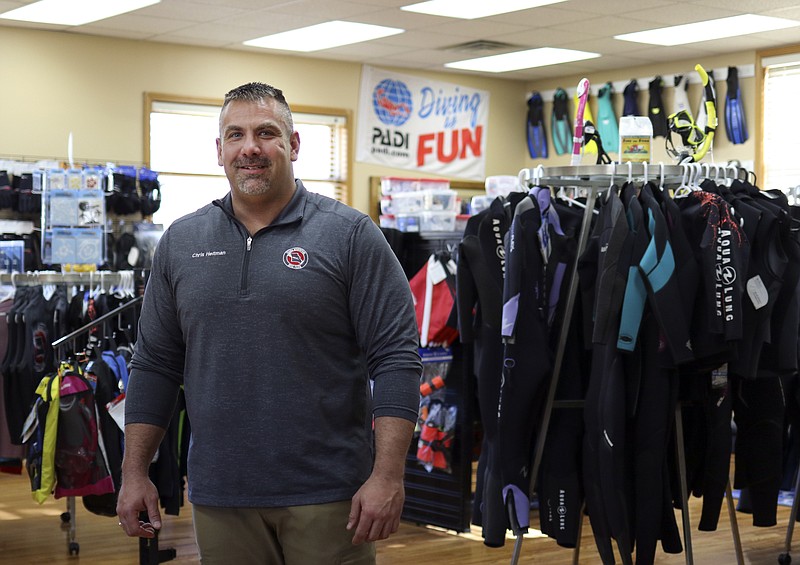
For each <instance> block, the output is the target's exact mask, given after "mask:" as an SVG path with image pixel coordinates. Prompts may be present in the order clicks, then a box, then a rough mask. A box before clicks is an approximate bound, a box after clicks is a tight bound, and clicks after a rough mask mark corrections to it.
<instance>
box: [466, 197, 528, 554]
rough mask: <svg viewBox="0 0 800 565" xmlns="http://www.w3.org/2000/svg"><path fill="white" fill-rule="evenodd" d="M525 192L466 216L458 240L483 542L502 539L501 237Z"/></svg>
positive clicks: (475, 519)
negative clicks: (478, 431)
mask: <svg viewBox="0 0 800 565" xmlns="http://www.w3.org/2000/svg"><path fill="white" fill-rule="evenodd" d="M524 197H525V194H523V193H511V194H510V195H509V196H508V197H507V198H502V197H501V198H496V199H495V200H493V201H492V203H491V204H490V206H489V208H487V209H486V210H484V211H482V212H481V213H479V214H477V215H475V216H472V217H471V218H470V219H469V220H468V221H467V226H466V228H465V230H464V237H463V239H462V241H461V243H460V245H459V260H458V268H457V274H456V305H457V311H458V324H459V335H460V339H461V342H462V343H463V344H464V345H465V346H466V347H467V348H468V349H472V352H473V357H474V367H475V376H476V381H477V396H478V406H479V409H480V412H481V421H482V425H483V432H484V435H483V444H482V448H481V455H480V459H479V462H478V468H479V472H478V477H477V484H476V487H475V502H474V504H473V511H472V523H473V524H476V525H479V526H482V528H483V537H484V543H485V544H486V545H488V546H490V547H501V546H502V545H504V544H505V533H506V523H507V519H506V515H505V508H504V506H503V499H502V493H501V490H502V485H501V483H500V478H499V474H498V470H497V469H496V467H495V466H494V465H493V464H492V462H493V461H494V460H495V459H496V455H495V451H496V449H497V447H496V445H497V401H498V395H499V393H500V379H501V376H502V365H503V342H502V338H501V336H500V326H501V319H502V309H503V276H504V272H505V263H506V262H505V256H506V251H505V244H504V241H503V239H504V237H505V235H506V233H507V232H508V229H509V227H510V226H511V219H512V217H513V213H514V208H515V206H516V203H517V202H518V201H519V200H520V199H522V198H524Z"/></svg>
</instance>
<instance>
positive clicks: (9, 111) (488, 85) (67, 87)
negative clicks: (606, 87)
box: [0, 27, 755, 211]
mask: <svg viewBox="0 0 800 565" xmlns="http://www.w3.org/2000/svg"><path fill="white" fill-rule="evenodd" d="M754 60H755V53H753V52H748V53H739V54H736V55H732V56H726V57H717V58H713V59H711V58H709V59H704V60H702V61H700V62H701V63H703V64H704V65H705V66H706V68H714V67H722V66H727V65H731V64H749V63H753V62H754ZM693 66H694V62H680V63H669V64H667V63H665V64H662V65H648V66H645V67H641V68H634V69H625V70H621V71H614V72H604V73H598V74H597V76H589V77H588V78H589V79H590V80H592V81H594V82H597V83H598V84H599V83H600V82H605V81H607V80H612V81H617V80H626V79H629V78H631V77H646V76H652V75H654V74H657V73H674V72H685V71H687V70H688V69H691V68H692V67H693ZM0 68H2V69H3V77H4V80H3V86H2V87H0V132H1V133H2V134H1V135H0V157H14V156H17V157H19V156H22V157H47V158H55V159H64V158H66V156H67V137H68V134H69V132H73V136H74V154H75V157H76V159H77V160H91V161H112V162H121V163H142V162H143V161H144V155H143V151H144V142H143V123H144V119H143V108H144V103H143V95H144V93H145V92H158V93H166V94H174V95H179V96H187V97H200V98H214V99H221V97H222V96H223V95H224V93H225V92H227V91H228V90H229V89H230V88H232V87H234V86H237V85H239V84H242V83H245V82H249V81H253V80H259V81H264V82H269V83H272V84H274V85H276V86H278V87H279V88H281V89H283V90H284V91H285V93H286V95H287V98H288V100H289V102H290V103H291V104H294V105H308V106H323V107H334V108H344V109H348V110H350V111H351V112H352V115H353V117H354V118H356V114H357V109H358V108H357V106H358V89H359V80H360V76H361V65H360V64H356V63H345V62H337V61H329V60H320V59H310V58H304V57H295V56H279V55H273V54H267V53H264V54H262V53H249V52H240V51H230V50H221V49H212V48H204V47H190V46H180V45H172V44H165V43H148V42H142V41H132V40H117V39H110V38H104V37H94V36H82V35H77V34H72V33H64V32H46V31H35V30H28V29H23V28H11V27H0ZM394 70H396V71H398V72H403V73H407V74H414V75H417V76H424V77H428V78H433V79H436V80H441V81H445V82H451V83H456V84H461V85H464V86H470V87H473V88H478V89H482V90H486V91H488V92H489V94H490V107H489V128H488V138H487V153H486V174H487V175H499V174H516V173H517V172H518V171H519V169H520V168H522V167H527V166H534V165H536V164H538V163H540V162H541V163H543V164H545V165H557V164H564V163H568V161H569V158H568V156H564V157H563V158H561V157H559V158H556V157H553V158H550V159H548V160H545V161H533V160H531V159H530V158H529V157H528V152H527V146H526V143H525V128H524V122H525V115H526V112H527V106H526V104H525V99H526V95H527V93H528V92H530V91H531V90H533V89H538V90H546V89H552V88H555V87H556V86H574V85H576V84H577V82H578V80H579V79H580V77H578V76H575V77H562V78H559V79H554V80H549V81H539V82H536V83H530V84H526V83H525V82H524V81H511V80H505V79H501V78H495V77H479V76H473V75H458V74H453V73H426V72H417V71H410V70H407V69H394ZM741 83H742V88H743V93H744V100H745V104H746V105H747V107H746V111H747V116H748V120H749V121H750V123H752V116H753V115H754V106H753V104H754V98H755V97H754V92H753V84H754V81H753V79H743V80H742V81H741ZM724 94H725V88H724V81H721V82H720V83H719V89H718V95H719V97H720V98H722V97H724ZM689 97H690V100H691V101H693V104H694V103H695V101H696V100H699V90H695V89H691V90H690V93H689ZM617 99H618V100H617V102H618V105H619V108H620V109H621V105H622V99H621V96H618V97H617ZM643 99H644V100H645V104H646V100H647V98H646V96H645V97H644V98H643ZM671 103H672V99H671V89H667V90H665V104H666V105H667V107H668V108H670V107H671ZM545 112H546V114H545V115H546V116H547V119H548V124H549V115H550V105H549V104H548V105H547V107H546V108H545ZM548 128H549V125H548ZM751 129H752V130H754V129H755V128H751ZM353 131H355V124H354V126H353ZM724 137H725V136H724V134H723V135H720V136H719V138H718V139H719V141H718V143H717V144H716V145H715V150H714V155H715V157H716V159H717V160H718V161H720V160H727V159H730V158H738V159H753V158H754V154H755V150H754V149H753V141H749V142H748V143H746V144H745V145H743V146H737V147H732V146H730V144H728V142H727V140H725V139H724ZM179 142H180V140H176V143H179ZM656 145H657V146H659V145H660V142H659V143H657V144H656ZM210 151H211V157H210V158H212V159H213V148H210ZM662 151H663V149H662ZM655 160H656V161H658V160H665V161H668V159H667V158H666V157H665V156H663V155H659V153H658V152H656V155H655ZM381 175H395V176H412V175H414V172H413V171H406V170H399V169H389V168H386V167H379V166H376V165H370V164H364V163H357V162H355V163H353V171H352V188H353V198H352V204H353V205H354V206H355V207H357V208H359V209H361V210H365V211H366V210H367V208H368V202H369V195H368V194H369V189H368V186H369V185H368V183H369V177H370V176H381ZM425 176H428V175H425Z"/></svg>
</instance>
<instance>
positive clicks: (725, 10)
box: [626, 2, 742, 31]
mask: <svg viewBox="0 0 800 565" xmlns="http://www.w3.org/2000/svg"><path fill="white" fill-rule="evenodd" d="M637 8H638V7H637ZM741 13H742V11H741V10H732V9H730V8H729V7H728V3H727V2H718V3H717V5H716V6H700V5H697V6H692V7H691V8H687V7H684V8H680V9H675V7H674V6H673V5H669V6H663V7H658V8H651V9H649V10H639V9H634V10H630V11H629V12H627V14H626V17H627V18H630V19H632V20H639V21H641V22H643V23H644V24H645V26H644V27H642V28H640V29H639V30H632V31H644V30H647V29H656V28H662V27H669V26H674V25H681V24H690V23H694V22H702V21H705V20H716V19H719V18H727V17H729V16H738V15H739V14H741Z"/></svg>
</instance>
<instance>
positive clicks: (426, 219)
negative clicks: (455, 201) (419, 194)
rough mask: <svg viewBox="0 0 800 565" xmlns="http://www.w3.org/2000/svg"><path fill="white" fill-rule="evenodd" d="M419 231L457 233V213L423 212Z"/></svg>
mask: <svg viewBox="0 0 800 565" xmlns="http://www.w3.org/2000/svg"><path fill="white" fill-rule="evenodd" d="M419 231H456V213H455V212H422V214H420V217H419Z"/></svg>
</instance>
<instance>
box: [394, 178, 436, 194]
mask: <svg viewBox="0 0 800 565" xmlns="http://www.w3.org/2000/svg"><path fill="white" fill-rule="evenodd" d="M449 188H450V181H449V180H447V179H411V178H403V177H381V193H383V194H385V195H389V194H392V195H394V194H397V193H401V192H413V191H417V190H448V189H449Z"/></svg>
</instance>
